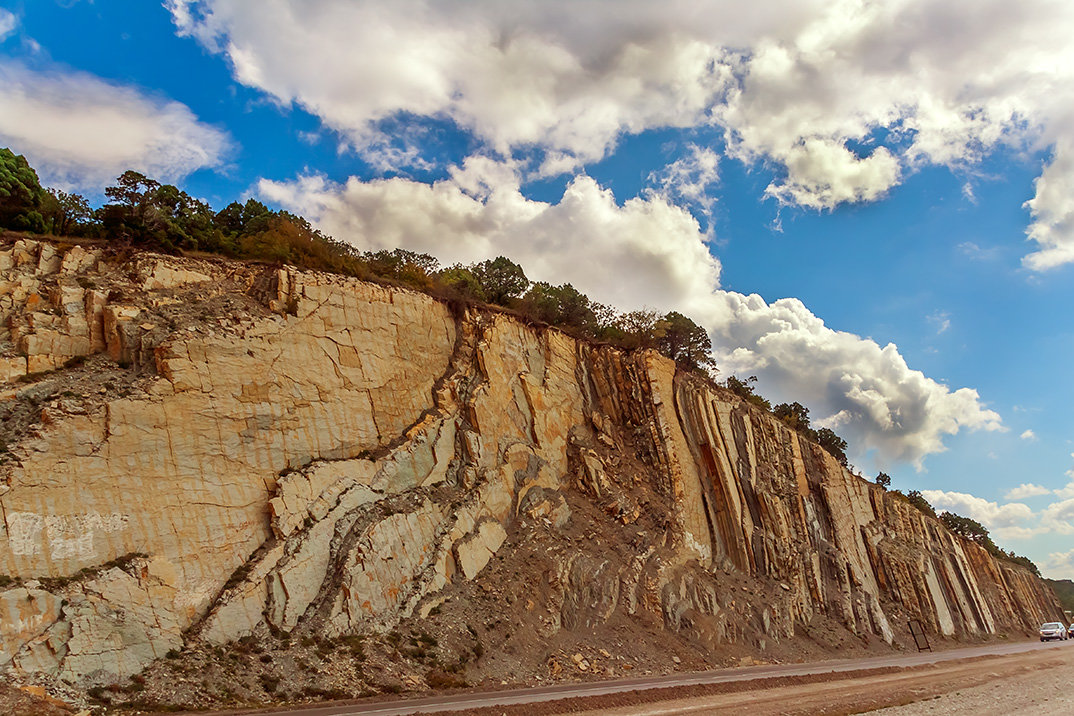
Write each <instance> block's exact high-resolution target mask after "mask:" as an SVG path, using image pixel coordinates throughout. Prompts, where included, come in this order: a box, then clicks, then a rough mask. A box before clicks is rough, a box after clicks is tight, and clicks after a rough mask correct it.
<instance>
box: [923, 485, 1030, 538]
mask: <svg viewBox="0 0 1074 716" xmlns="http://www.w3.org/2000/svg"><path fill="white" fill-rule="evenodd" d="M921 494H922V495H923V496H924V497H925V499H926V500H928V501H929V503H931V504H932V506H933V507H935V508H937V509H940V510H945V511H949V512H954V513H956V514H959V515H962V516H963V517H970V518H972V519H975V520H977V521H978V522H980V523H981V524H982V525H984V526H985V527H986V528H988V530H989V531H990V532H996V533H997V536H999V537H1008V538H1011V537H1014V538H1019V537H1029V536H1031V535H1033V534H1036V533H1037V531H1035V530H1033V529H1031V526H1030V525H1027V522H1028V521H1029V520H1031V519H1032V518H1033V517H1034V514H1033V510H1031V509H1030V508H1029V506H1028V505H1025V504H1022V503H1021V502H1007V503H1004V504H1002V505H1001V504H999V503H996V502H992V501H990V500H986V499H984V498H982V497H976V496H974V495H970V494H967V493H965V492H946V491H944V490H922V491H921Z"/></svg>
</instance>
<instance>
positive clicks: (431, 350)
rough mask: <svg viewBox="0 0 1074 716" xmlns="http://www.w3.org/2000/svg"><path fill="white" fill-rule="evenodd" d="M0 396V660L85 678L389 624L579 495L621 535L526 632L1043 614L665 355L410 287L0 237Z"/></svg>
mask: <svg viewBox="0 0 1074 716" xmlns="http://www.w3.org/2000/svg"><path fill="white" fill-rule="evenodd" d="M0 400H2V401H3V409H2V411H0V419H3V420H4V431H5V439H4V443H5V444H4V446H0V447H3V448H6V451H5V452H3V454H2V455H0V514H2V523H0V574H5V575H7V576H9V577H11V578H13V580H14V582H13V583H10V582H9V587H8V588H7V589H6V590H2V591H0V667H3V666H5V665H6V666H10V667H14V668H17V669H22V670H27V671H43V672H47V673H50V674H54V675H57V676H61V677H63V678H68V679H72V680H79V679H94V678H103V677H104V676H110V675H128V674H131V673H135V672H137V671H139V670H140V669H142V668H143V667H144V666H145V665H146V664H147V663H149V662H150V661H152V660H153V659H156V658H159V657H162V656H164V655H165V653H166V652H168V651H169V650H171V649H178V648H181V647H182V646H183V644H184V643H185V642H190V641H197V640H201V641H207V642H209V643H224V642H228V641H231V640H235V639H237V638H240V637H242V636H245V635H248V634H255V633H258V631H259V630H264V629H267V628H271V629H272V630H281V631H295V632H311V633H318V634H329V635H338V634H345V633H351V632H355V631H364V630H378V629H387V628H390V627H391V626H392V625H393V624H395V623H396V622H397V621H398V620H399V619H401V618H404V617H415V616H416V617H422V616H425V615H427V614H429V613H430V611H431V610H433V609H434V608H435V607H437V606H438V605H439V604H440V603H441V602H444V601H445V600H449V599H452V598H453V595H455V594H456V592H457V591H458V588H459V585H461V584H465V583H467V582H470V581H472V580H476V579H480V576H481V573H482V572H483V571H484V570H485V569H486V567H487V565H488V564H489V562H490V560H491V559H492V558H493V557H494V556H495V555H498V554H500V555H503V554H504V553H506V552H508V551H510V550H513V549H517V547H516V546H515V545H517V544H519V543H525V541H526V540H527V539H529V536H530V535H531V534H535V533H533V532H532V530H534V529H537V528H540V529H547V530H551V531H555V530H567V529H579V528H580V527H579V525H580V524H581V523H582V522H584V521H585V520H587V519H590V511H589V508H590V507H592V512H593V514H599V515H601V516H602V517H601V518H600V519H606V520H607V521H608V524H610V525H617V526H618V527H617V528H616V529H620V528H621V529H622V530H628V531H629V530H633V531H632V532H629V535H628V536H629V539H626V540H622V541H620V542H617V546H616V548H615V549H612V548H611V547H608V548H607V549H606V550H605V552H604V553H603V554H602V553H601V551H600V549H599V546H600V540H601V537H600V535H595V544H596V545H597V550H596V552H593V551H592V550H591V551H590V552H588V553H586V554H582V553H577V554H572V555H567V556H565V557H563V559H562V560H561V561H560V563H559V564H558V565H557V567H556V570H555V574H552V575H551V576H549V577H548V578H547V582H548V583H547V584H546V585H545V586H546V587H547V589H544V590H543V591H542V594H543V595H544V596H543V597H542V599H543V602H544V603H543V604H542V605H541V606H542V608H543V611H544V612H545V613H547V614H548V615H549V616H548V617H547V618H544V619H543V621H542V622H541V625H542V626H541V629H542V630H543V631H542V634H546V635H552V634H554V633H556V632H558V631H561V630H569V629H585V628H588V627H591V626H593V625H594V624H599V623H601V622H604V621H607V620H609V619H611V618H612V617H613V615H617V614H618V615H625V616H627V617H638V618H640V615H644V614H648V615H655V617H657V618H658V619H659V620H660V622H661V623H662V624H663V625H664V626H665V628H666V629H668V630H670V631H675V632H679V633H680V634H683V635H685V636H687V637H689V638H692V639H695V640H696V641H697V642H698V643H700V644H703V645H705V647H706V648H711V649H718V648H719V647H720V646H721V645H728V644H756V643H757V642H756V639H757V635H761V636H762V637H767V638H769V639H775V640H779V639H791V638H794V637H795V636H796V634H798V633H800V631H801V630H802V629H803V627H805V626H806V625H808V624H810V623H811V622H812V621H813V620H814V619H815V618H817V617H818V616H824V617H825V618H828V619H833V620H835V621H836V622H838V623H840V624H842V625H843V626H844V627H845V628H847V629H848V630H850V631H851V632H854V633H858V634H873V635H877V636H878V637H879V638H883V639H884V640H886V641H888V642H889V643H891V642H894V641H899V640H902V639H904V638H905V622H906V619H907V618H917V619H920V620H921V621H922V622H924V623H925V624H926V625H927V628H929V629H930V630H931V631H932V632H933V633H934V634H938V635H946V636H952V637H958V638H963V637H969V636H972V635H976V634H982V635H987V634H996V633H1008V632H1012V631H1013V632H1024V631H1026V630H1029V629H1032V628H1034V627H1035V626H1036V624H1037V623H1038V622H1039V621H1040V620H1042V619H1045V618H1047V619H1053V618H1059V617H1060V616H1061V615H1062V611H1061V608H1060V606H1059V604H1058V602H1057V601H1056V599H1055V596H1054V594H1052V592H1051V591H1050V590H1049V589H1048V588H1047V587H1045V586H1044V584H1043V583H1042V582H1041V581H1040V580H1039V579H1037V578H1036V577H1035V576H1033V575H1031V574H1030V573H1028V572H1027V571H1025V570H1024V569H1021V568H1018V567H1015V566H1012V565H1010V564H1008V563H1005V562H997V561H996V560H994V559H993V558H991V557H990V556H989V555H988V554H987V553H986V552H984V551H983V550H982V549H980V548H978V547H976V546H975V545H973V544H970V543H967V542H966V541H964V540H961V539H958V538H955V537H953V536H952V535H951V534H950V533H948V532H947V531H946V530H945V529H943V527H942V526H941V525H940V523H939V522H938V521H936V520H934V519H931V518H928V517H926V516H924V515H923V514H922V513H920V512H919V511H917V510H916V509H914V508H913V507H912V506H910V505H909V504H907V503H905V502H902V501H899V500H897V499H896V498H894V497H893V496H891V495H886V494H885V493H884V492H883V491H881V490H879V489H878V488H876V487H875V486H873V485H870V484H868V483H866V482H865V481H863V480H861V479H860V478H858V477H856V476H854V475H852V474H850V473H848V472H847V471H846V470H844V469H842V468H841V467H840V466H839V465H838V464H837V463H836V462H835V461H834V460H833V459H832V458H831V457H830V456H829V455H828V454H827V453H825V452H824V451H823V450H821V449H820V448H818V447H817V446H815V445H812V444H810V443H808V442H806V441H804V440H802V439H801V438H800V437H799V436H798V435H797V434H796V433H794V432H792V431H789V430H787V429H786V428H785V427H784V426H783V425H782V424H780V423H779V422H778V421H776V420H774V419H773V418H772V417H771V416H769V415H767V414H764V413H762V412H760V411H758V410H756V409H754V408H752V407H750V406H748V405H746V404H744V403H742V402H740V401H738V400H737V399H736V398H734V397H733V396H731V395H730V394H728V393H726V392H725V391H723V390H721V389H717V388H713V387H710V386H709V385H707V384H706V383H704V382H702V381H701V380H699V379H697V378H696V377H692V376H689V375H684V374H681V373H676V370H675V366H674V364H673V363H672V362H670V361H668V360H666V359H664V358H662V357H660V356H658V355H656V354H654V353H638V354H624V353H622V352H619V351H616V350H613V349H610V348H606V347H594V346H591V345H587V344H582V343H579V342H577V341H575V340H574V339H572V338H570V337H568V336H565V335H564V334H562V333H559V332H558V331H554V330H537V329H534V328H531V327H527V326H525V325H523V324H521V323H519V322H517V321H516V320H513V319H511V318H510V317H507V316H505V315H500V314H493V313H487V312H476V311H472V310H467V311H465V312H463V313H458V314H457V313H453V312H452V311H451V310H449V308H448V307H447V306H445V305H444V304H442V303H440V302H438V301H436V300H434V299H432V298H430V297H427V296H425V295H422V294H419V293H415V292H412V291H408V290H403V289H396V288H387V287H382V286H376V285H373V284H368V283H362V282H359V281H355V280H351V279H344V278H340V277H335V276H327V275H322V274H313V273H302V272H297V271H293V270H289V269H282V270H281V269H275V268H268V267H259V266H250V265H242V264H236V263H231V262H225V261H195V260H189V259H176V258H169V257H162V256H154V255H149V254H140V255H134V256H128V257H123V258H122V259H121V258H120V257H117V256H112V255H108V254H106V253H105V252H104V251H103V250H101V249H95V248H82V247H60V246H55V245H52V244H48V243H36V242H30V241H25V240H22V241H18V242H17V243H10V242H9V243H8V244H6V245H5V244H2V243H0ZM572 505H574V509H572V507H571V506H572ZM580 510H581V512H580ZM582 527H584V525H583V526H582ZM643 527H644V529H643ZM594 529H595V528H594ZM606 534H607V536H608V539H609V540H611V539H612V537H611V534H612V532H611V530H609V531H608V532H607V533H606ZM624 534H625V533H624ZM591 542H592V540H591ZM591 547H592V545H591ZM728 575H733V576H735V577H736V578H738V577H744V578H746V579H748V580H751V581H750V583H751V584H754V585H756V588H757V589H758V590H761V591H758V592H757V593H762V592H763V594H764V596H763V598H761V599H759V600H754V601H752V602H748V601H746V600H743V599H742V598H739V599H738V600H734V599H732V598H731V597H732V596H733V595H729V593H728V588H727V586H726V584H727V579H728ZM743 589H745V588H743Z"/></svg>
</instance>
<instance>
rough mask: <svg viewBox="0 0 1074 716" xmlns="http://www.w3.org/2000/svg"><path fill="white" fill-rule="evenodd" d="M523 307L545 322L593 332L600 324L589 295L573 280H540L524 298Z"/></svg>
mask: <svg viewBox="0 0 1074 716" xmlns="http://www.w3.org/2000/svg"><path fill="white" fill-rule="evenodd" d="M520 308H522V310H524V311H525V312H527V313H529V314H530V315H533V316H534V317H536V318H538V319H539V320H542V321H544V322H545V323H551V324H552V325H556V326H564V327H568V328H575V329H578V330H581V331H582V332H584V333H591V332H592V330H593V328H594V327H595V325H596V323H597V316H596V314H595V313H594V312H593V307H592V302H591V301H590V300H589V297H588V296H586V295H585V294H584V293H581V292H580V291H578V289H576V288H575V287H574V286H572V285H570V284H569V283H565V284H562V285H560V286H553V285H551V284H548V283H545V282H543V281H538V282H537V283H534V284H533V285H531V286H530V289H529V291H527V292H526V295H525V296H523V297H522V302H521V306H520Z"/></svg>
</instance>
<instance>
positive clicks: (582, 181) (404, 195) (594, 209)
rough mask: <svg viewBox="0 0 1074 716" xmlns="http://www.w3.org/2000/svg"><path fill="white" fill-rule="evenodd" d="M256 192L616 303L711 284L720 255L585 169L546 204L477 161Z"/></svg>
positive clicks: (348, 225)
mask: <svg viewBox="0 0 1074 716" xmlns="http://www.w3.org/2000/svg"><path fill="white" fill-rule="evenodd" d="M258 191H259V193H260V194H261V195H262V196H263V197H265V198H266V199H268V200H271V201H272V202H274V203H278V204H281V205H283V206H286V207H289V208H291V209H292V210H294V211H298V212H301V213H302V214H303V215H305V216H308V217H311V218H312V219H314V220H315V221H316V222H317V224H318V225H319V226H320V227H321V228H323V229H324V230H326V231H327V232H328V233H330V234H332V235H333V236H335V237H337V238H341V239H345V240H347V241H350V242H352V243H354V244H356V245H358V246H361V247H363V248H373V249H377V248H395V247H398V246H402V247H405V248H408V249H411V250H414V251H423V252H428V253H431V254H433V255H435V256H437V257H438V258H439V259H440V260H441V261H443V262H446V263H453V262H463V263H469V262H474V261H480V260H483V259H485V258H490V257H494V256H497V255H500V254H502V255H505V256H509V257H510V258H512V259H513V260H515V261H518V262H519V263H521V264H522V266H523V267H524V268H525V269H526V272H527V274H528V275H529V276H530V278H531V279H534V280H542V281H549V282H551V283H555V284H559V283H563V282H569V283H571V284H573V285H574V286H575V287H577V288H579V289H580V290H582V291H584V292H586V293H588V294H589V295H590V296H591V297H592V298H594V299H595V300H599V301H603V302H607V303H611V304H614V305H617V306H638V307H641V306H643V305H649V306H655V307H659V308H661V309H662V310H671V308H672V307H676V306H682V305H683V304H684V302H686V301H687V300H688V298H689V297H691V296H695V295H699V294H700V295H706V294H708V293H710V292H711V290H712V289H713V287H715V286H716V285H718V283H719V274H720V264H719V262H718V261H717V260H716V259H715V258H713V256H712V255H711V254H710V253H709V251H708V249H707V247H706V246H705V239H706V238H707V236H706V234H704V233H703V232H702V231H701V229H700V227H699V226H698V223H697V220H696V219H694V217H693V216H691V215H690V213H689V212H687V211H685V210H684V209H682V208H679V207H677V206H674V205H672V204H669V203H668V202H666V201H665V200H663V199H662V198H660V197H657V196H653V197H648V198H634V199H630V200H628V201H627V202H625V203H624V204H622V205H620V204H618V203H617V202H616V201H615V197H613V196H612V193H611V192H610V191H608V190H607V189H604V188H602V187H600V186H599V185H598V184H597V183H596V182H595V181H594V180H593V179H591V178H589V177H586V176H580V177H576V178H575V179H574V180H573V181H572V182H571V183H570V184H569V185H568V186H567V188H566V190H565V192H564V194H563V197H562V198H561V199H560V201H559V202H558V203H555V204H550V203H545V202H539V201H533V200H531V199H527V198H526V197H524V196H523V195H522V193H521V191H520V189H519V180H518V175H517V173H516V170H515V169H514V168H513V167H512V166H510V165H504V164H499V163H496V162H492V161H489V160H486V159H479V158H473V159H470V160H469V161H468V162H467V163H466V164H465V165H464V167H463V168H462V169H459V170H456V171H455V172H453V175H452V178H451V179H449V180H445V181H440V182H437V183H434V184H432V185H429V184H423V183H420V182H414V181H409V180H407V179H401V178H395V179H383V180H377V181H370V182H363V181H359V180H357V179H354V178H352V179H350V180H349V181H347V182H346V184H343V185H336V184H331V183H329V182H327V181H325V180H324V179H323V178H322V177H317V176H310V177H303V178H300V179H298V180H297V181H295V182H271V181H262V182H261V184H260V185H259V187H258ZM653 237H660V239H659V240H657V241H654V240H653Z"/></svg>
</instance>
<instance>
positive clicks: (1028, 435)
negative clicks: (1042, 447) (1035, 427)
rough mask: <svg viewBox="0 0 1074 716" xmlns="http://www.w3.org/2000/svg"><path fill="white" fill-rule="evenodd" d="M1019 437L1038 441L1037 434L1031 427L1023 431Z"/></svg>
mask: <svg viewBox="0 0 1074 716" xmlns="http://www.w3.org/2000/svg"><path fill="white" fill-rule="evenodd" d="M1018 437H1020V438H1021V439H1022V440H1028V441H1029V442H1036V441H1037V434H1036V433H1035V432H1033V431H1032V430H1029V429H1027V430H1024V431H1022V434H1021V435H1019V436H1018Z"/></svg>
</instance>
